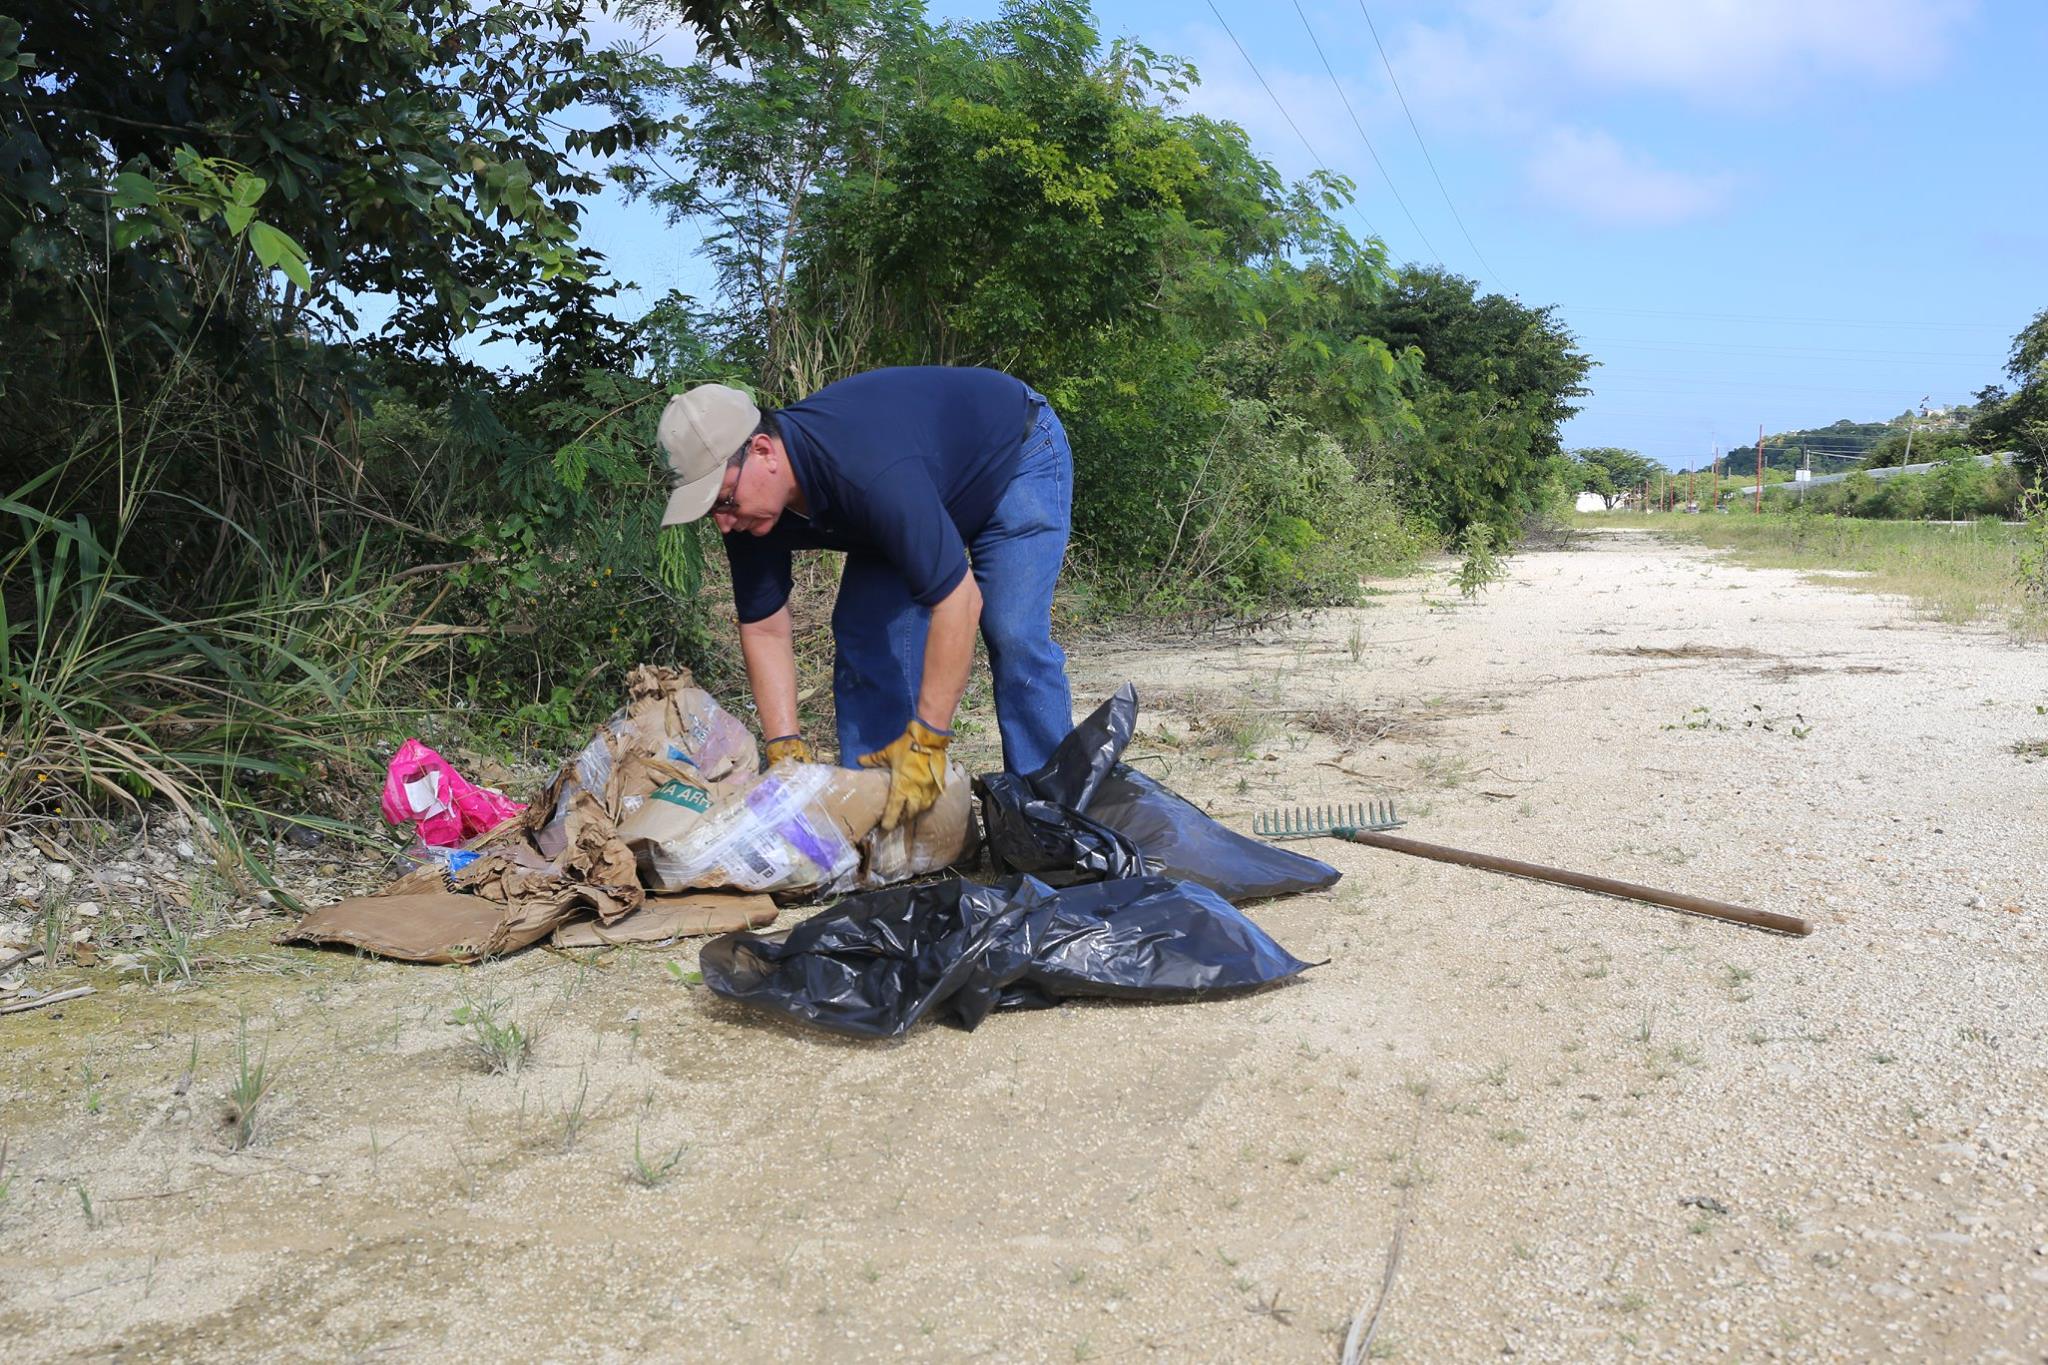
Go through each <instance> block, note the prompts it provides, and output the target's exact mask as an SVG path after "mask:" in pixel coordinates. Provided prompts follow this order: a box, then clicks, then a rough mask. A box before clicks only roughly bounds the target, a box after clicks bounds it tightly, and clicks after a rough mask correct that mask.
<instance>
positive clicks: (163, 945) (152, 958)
mask: <svg viewBox="0 0 2048 1365" xmlns="http://www.w3.org/2000/svg"><path fill="white" fill-rule="evenodd" d="M198 960H199V952H198V949H197V947H196V946H195V945H194V944H193V941H192V933H191V931H190V930H189V929H187V928H185V927H184V926H183V925H182V924H175V923H173V922H171V921H170V920H168V919H167V920H165V921H164V922H163V923H161V924H159V925H156V926H155V927H154V928H153V929H152V931H151V932H150V935H149V937H148V938H146V939H144V940H143V943H142V947H141V948H139V949H137V950H136V953H135V963H136V966H137V967H138V968H139V969H140V970H141V972H142V979H143V980H144V981H147V982H148V983H149V984H150V985H152V986H161V985H163V984H164V983H165V982H166V981H174V980H175V981H190V980H191V979H192V972H193V968H194V967H195V966H196V965H197V963H198Z"/></svg>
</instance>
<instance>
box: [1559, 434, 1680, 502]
mask: <svg viewBox="0 0 2048 1365" xmlns="http://www.w3.org/2000/svg"><path fill="white" fill-rule="evenodd" d="M1571 459H1572V468H1571V475H1572V478H1573V479H1574V480H1575V482H1576V486H1577V490H1578V491H1581V492H1586V493H1597V494H1599V495H1600V499H1601V501H1603V502H1605V503H1606V504H1607V506H1608V507H1610V508H1611V507H1613V506H1614V504H1615V501H1616V499H1618V498H1623V497H1626V496H1627V495H1628V494H1630V493H1632V492H1634V491H1635V490H1636V489H1637V488H1639V487H1641V486H1642V485H1643V484H1645V483H1647V482H1649V481H1651V480H1652V479H1655V478H1656V477H1657V476H1658V475H1659V474H1661V473H1663V472H1664V467H1663V466H1662V465H1660V464H1658V463H1657V462H1656V461H1654V460H1652V459H1650V458H1648V457H1647V456H1645V455H1643V454H1641V453H1639V452H1637V451H1633V450H1624V449H1622V448H1621V447H1619V446H1590V447H1587V448H1586V449H1583V450H1574V451H1573V452H1571Z"/></svg>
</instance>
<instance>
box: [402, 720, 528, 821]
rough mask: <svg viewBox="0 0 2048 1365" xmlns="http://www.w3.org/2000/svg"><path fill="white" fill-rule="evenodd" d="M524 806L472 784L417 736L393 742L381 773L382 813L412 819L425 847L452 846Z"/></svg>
mask: <svg viewBox="0 0 2048 1365" xmlns="http://www.w3.org/2000/svg"><path fill="white" fill-rule="evenodd" d="M525 809H526V807H524V806H522V805H520V804H519V803H518V802H517V801H508V800H506V799H505V797H504V796H503V795H502V794H500V793H498V792H496V791H493V790H492V789H491V788H489V787H479V786H477V785H476V784H475V783H473V782H471V781H470V780H469V779H468V778H466V777H464V776H463V775H462V774H461V773H459V772H456V771H455V769H454V768H453V767H452V766H450V764H449V762H448V760H447V759H445V758H443V757H441V755H439V754H437V753H435V752H434V751H433V750H432V749H429V748H428V747H427V746H426V745H424V744H422V743H420V742H419V741H418V740H416V739H409V740H407V741H406V742H405V743H403V744H401V745H400V746H399V747H398V752H397V753H396V754H394V755H393V756H392V759H391V766H390V767H389V768H387V769H386V770H385V772H384V818H385V819H386V820H389V821H390V822H391V823H392V824H394V825H402V824H405V823H406V822H407V821H411V822H412V823H413V824H415V825H417V826H418V827H419V835H420V842H421V843H423V844H426V845H428V846H429V847H434V848H452V847H453V846H455V845H456V844H459V843H461V842H462V841H463V840H464V839H467V838H469V837H471V836H472V835H477V834H482V833H484V832H485V831H486V830H493V829H496V828H497V827H498V826H499V825H502V824H504V823H505V822H506V821H507V820H510V819H511V818H512V817H513V816H515V815H517V814H519V812H520V811H523V810H525Z"/></svg>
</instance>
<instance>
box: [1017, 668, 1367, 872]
mask: <svg viewBox="0 0 2048 1365" xmlns="http://www.w3.org/2000/svg"><path fill="white" fill-rule="evenodd" d="M1137 728H1138V693H1137V689H1136V688H1134V687H1132V686H1131V684H1129V683H1125V684H1124V685H1123V686H1122V687H1119V688H1118V689H1117V690H1116V693H1115V695H1114V696H1112V697H1110V699H1109V700H1108V701H1106V702H1104V703H1103V704H1102V705H1100V706H1098V707H1096V708H1095V712H1094V714H1093V715H1091V716H1089V717H1088V719H1086V720H1084V721H1082V722H1081V723H1080V724H1079V725H1077V726H1075V727H1074V729H1073V731H1072V733H1070V734H1069V735H1068V736H1067V737H1066V738H1065V739H1063V740H1061V741H1060V745H1059V748H1058V749H1056V750H1054V751H1053V756H1052V758H1051V759H1049V760H1048V761H1047V762H1046V765H1045V766H1044V767H1042V768H1040V769H1039V770H1038V771H1037V772H1034V773H1031V774H1029V775H1028V776H1025V777H1021V778H1020V777H1017V776H1016V775H1014V774H1009V773H990V774H986V775H984V776H983V777H981V778H980V779H979V780H978V783H977V786H978V789H979V791H980V794H981V802H982V804H981V815H982V821H983V823H984V824H985V825H986V826H987V829H988V849H989V856H990V858H991V859H993V861H994V863H995V867H996V871H997V872H998V873H1010V872H1029V873H1032V874H1034V875H1037V876H1042V877H1044V878H1046V879H1047V880H1056V879H1059V880H1067V879H1076V878H1087V877H1091V876H1092V877H1123V876H1135V875H1138V874H1139V873H1141V872H1142V873H1147V874H1156V875H1159V876H1163V877H1169V878H1173V879H1176V880H1185V881H1192V882H1199V883H1200V884H1202V885H1203V886H1206V887H1208V888H1209V889H1210V890H1212V891H1215V892H1217V893H1218V894H1220V895H1221V896H1223V897H1224V899H1226V900H1228V901H1230V902H1231V903H1233V904H1239V905H1241V904H1243V903H1244V902H1246V901H1255V900H1265V899H1267V898H1268V897H1272V896H1287V895H1292V894H1294V893H1295V892H1298V891H1320V890H1322V889H1323V888H1324V887H1327V886H1334V885H1335V884H1336V882H1337V879H1338V878H1339V877H1340V876H1342V875H1343V874H1342V873H1340V872H1338V871H1337V869H1336V868H1334V867H1331V866H1330V865H1329V864H1328V863H1325V862H1322V861H1319V860H1318V859H1315V858H1310V857H1307V856H1305V855H1303V854H1300V853H1296V852H1295V851H1294V850H1292V849H1288V848H1282V847H1280V846H1279V845H1277V844H1273V843H1269V842H1267V841H1266V840H1263V839H1252V838H1248V837H1246V836H1245V835H1242V834H1239V833H1238V832H1237V831H1235V830H1233V829H1230V828H1229V827H1228V826H1225V825H1222V824H1219V823H1218V822H1217V821H1215V820H1212V819H1210V818H1209V817H1208V816H1207V815H1205V814H1203V813H1202V811H1201V810H1199V809H1198V808H1197V807H1196V806H1195V805H1194V804H1193V803H1192V802H1190V801H1188V800H1186V799H1185V798H1183V797H1181V796H1179V795H1177V794H1175V793H1174V792H1173V791H1171V790H1169V789H1168V788H1167V787H1166V786H1164V785H1163V784H1161V783H1160V782H1158V781H1157V780H1155V779H1154V778H1151V777H1149V776H1147V775H1146V774H1144V773H1141V772H1139V771H1138V770H1137V769H1136V768H1133V767H1131V766H1130V765H1129V764H1126V763H1123V762H1120V761H1119V760H1120V759H1121V757H1122V755H1123V751H1124V746H1125V745H1126V744H1128V743H1130V740H1131V736H1132V735H1133V734H1134V733H1136V731H1137ZM1112 844H1114V845H1120V846H1121V848H1122V849H1131V848H1134V849H1135V850H1136V851H1137V852H1138V853H1139V854H1140V855H1141V856H1142V864H1141V865H1135V866H1134V865H1131V864H1130V863H1129V861H1128V860H1127V858H1124V857H1121V856H1118V855H1119V853H1120V852H1121V849H1113V848H1112V847H1111V845H1112Z"/></svg>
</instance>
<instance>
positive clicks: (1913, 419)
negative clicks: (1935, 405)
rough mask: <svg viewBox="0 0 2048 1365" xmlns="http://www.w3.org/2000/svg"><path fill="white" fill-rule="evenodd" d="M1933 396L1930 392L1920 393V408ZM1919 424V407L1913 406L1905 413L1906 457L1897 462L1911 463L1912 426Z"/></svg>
mask: <svg viewBox="0 0 2048 1365" xmlns="http://www.w3.org/2000/svg"><path fill="white" fill-rule="evenodd" d="M1933 396H1934V395H1932V394H1926V393H1923V394H1921V395H1920V407H1921V408H1924V407H1926V406H1927V400H1928V399H1929V398H1932V397H1933ZM1919 425H1920V408H1915V409H1913V411H1911V412H1909V413H1907V414H1906V458H1905V459H1903V460H1901V461H1899V463H1900V464H1902V465H1908V464H1911V463H1913V428H1915V427H1917V426H1919Z"/></svg>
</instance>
